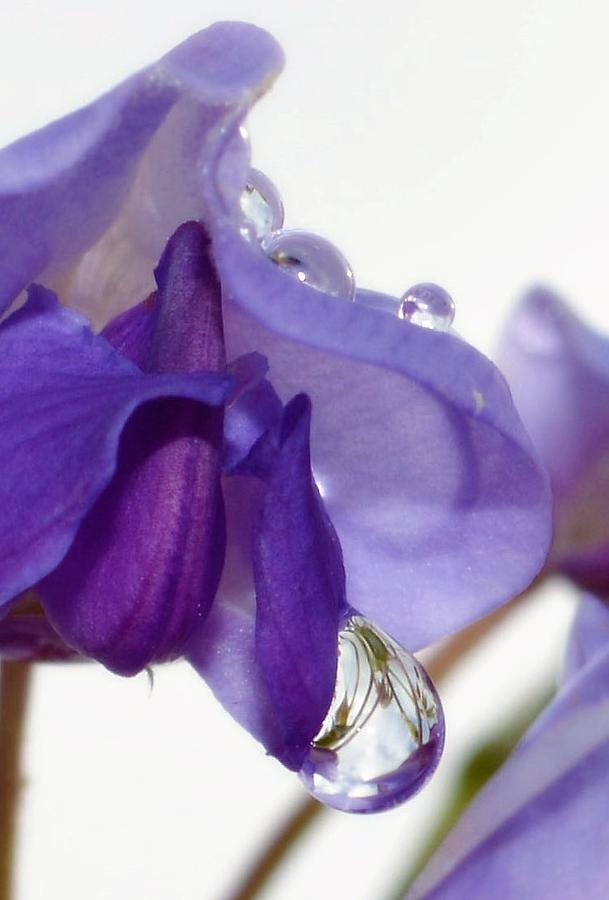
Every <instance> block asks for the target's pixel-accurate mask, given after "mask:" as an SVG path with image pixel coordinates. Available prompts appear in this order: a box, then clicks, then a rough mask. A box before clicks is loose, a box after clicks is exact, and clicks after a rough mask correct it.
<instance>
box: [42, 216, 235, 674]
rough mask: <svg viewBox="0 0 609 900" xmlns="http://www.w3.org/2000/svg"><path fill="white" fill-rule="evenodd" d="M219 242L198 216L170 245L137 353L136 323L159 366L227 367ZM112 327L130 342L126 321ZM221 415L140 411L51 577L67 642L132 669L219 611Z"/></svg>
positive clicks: (177, 409)
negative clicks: (215, 258) (215, 606)
mask: <svg viewBox="0 0 609 900" xmlns="http://www.w3.org/2000/svg"><path fill="white" fill-rule="evenodd" d="M208 250H209V244H208V241H207V237H206V235H205V231H204V230H203V228H202V226H200V225H198V224H197V223H187V224H186V225H183V226H181V228H179V229H178V231H177V232H176V233H175V235H174V236H173V237H172V239H171V241H170V242H169V244H168V246H167V250H166V251H165V253H164V255H163V257H162V259H161V262H160V263H159V266H158V268H157V271H156V277H157V280H158V288H159V290H158V299H157V302H156V304H155V307H154V310H153V314H154V317H155V323H154V330H153V331H152V334H151V335H150V334H148V335H147V338H148V339H149V345H148V351H147V353H143V352H141V349H140V348H137V353H136V352H135V350H134V348H135V347H136V344H137V342H135V341H134V340H133V331H129V338H128V340H127V339H125V340H126V341H127V343H128V344H129V347H130V348H131V352H132V353H133V354H134V355H137V356H138V358H139V359H140V360H141V361H142V367H143V368H144V369H145V370H146V371H148V372H150V373H157V372H169V371H175V370H180V371H186V372H189V371H196V370H198V369H206V370H210V371H212V372H213V371H218V370H221V369H223V368H224V343H223V336H222V313H221V301H220V285H219V283H218V281H217V278H216V273H215V270H214V268H213V264H212V262H211V260H210V257H209V254H208ZM123 324H124V323H123ZM145 331H146V330H145V329H144V332H142V333H145ZM108 334H109V335H110V337H111V338H112V339H113V340H114V341H115V342H116V343H117V344H120V343H121V341H120V340H119V338H120V337H121V336H123V337H124V336H125V334H126V331H125V329H124V328H113V327H111V328H109V329H108ZM119 349H120V347H119ZM148 377H153V376H148ZM222 423H223V411H222V409H221V408H219V407H216V408H214V407H211V406H207V405H205V406H204V405H202V404H200V403H196V402H194V401H192V400H187V399H184V400H178V399H174V398H171V399H169V398H167V399H164V400H159V401H157V402H155V403H153V404H147V405H146V406H144V407H142V408H140V409H138V410H137V411H136V412H135V413H134V415H133V416H132V417H131V419H130V421H129V422H128V423H127V425H126V426H125V429H124V432H123V435H122V439H121V443H120V448H119V454H118V466H117V470H116V473H115V475H114V477H113V479H112V482H111V484H110V485H109V486H108V487H107V488H106V490H105V491H104V493H103V494H102V495H101V497H100V498H99V499H98V500H97V503H96V504H95V506H94V507H93V508H92V509H91V511H90V512H89V513H88V515H87V516H86V518H85V519H84V521H83V522H82V523H81V526H80V528H79V531H78V534H77V535H76V538H75V540H74V542H73V544H72V546H71V548H70V550H69V552H68V553H67V555H66V557H65V558H64V560H63V561H62V563H61V565H60V566H59V567H58V568H57V569H56V570H55V571H54V572H53V573H52V574H51V575H49V576H48V577H47V578H46V579H45V580H44V582H43V583H42V585H41V587H40V594H41V597H42V600H43V603H44V605H45V608H46V610H47V612H48V615H49V617H50V619H51V622H52V623H53V625H54V626H55V627H56V628H57V630H58V631H59V632H60V633H61V634H62V636H63V637H65V639H66V640H67V641H68V643H69V644H71V645H72V646H74V647H76V648H78V649H79V650H80V651H81V652H82V653H84V654H86V655H89V656H94V657H96V658H97V659H99V660H101V661H102V662H103V663H105V665H107V666H108V667H109V668H111V669H113V670H114V671H117V672H120V673H122V674H131V673H133V672H136V671H138V670H139V669H141V668H143V667H144V666H145V665H147V664H148V663H149V662H151V661H153V660H162V659H165V658H168V657H171V656H174V655H176V654H177V653H178V652H179V651H180V650H181V648H182V646H183V644H184V642H185V640H186V639H187V637H188V635H189V634H190V632H191V631H192V629H193V627H194V625H195V623H196V622H197V621H198V620H200V619H201V618H204V617H205V615H206V614H207V612H208V610H209V607H210V605H211V602H212V600H213V597H214V594H215V590H216V587H217V584H218V579H219V576H220V572H221V568H222V563H223V559H224V543H225V533H224V512H223V505H222V493H221V489H220V467H221V453H222Z"/></svg>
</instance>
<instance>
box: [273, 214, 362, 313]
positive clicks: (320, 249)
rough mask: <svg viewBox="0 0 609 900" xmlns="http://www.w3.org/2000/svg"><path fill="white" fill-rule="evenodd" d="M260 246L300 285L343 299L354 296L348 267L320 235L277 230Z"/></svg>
mask: <svg viewBox="0 0 609 900" xmlns="http://www.w3.org/2000/svg"><path fill="white" fill-rule="evenodd" d="M262 249H263V250H264V252H265V253H266V254H267V256H268V257H269V259H270V260H272V262H274V263H275V265H277V266H279V267H280V268H281V269H283V271H284V272H287V274H288V275H291V276H292V278H295V279H296V280H297V281H300V282H301V284H306V285H308V286H309V287H312V288H315V290H318V291H323V292H324V293H325V294H332V295H333V296H335V297H342V298H344V299H346V300H353V298H354V297H355V279H354V277H353V270H352V269H351V266H350V265H349V263H348V262H347V260H346V259H345V257H344V256H343V255H342V253H341V252H340V250H337V248H336V247H335V246H334V244H331V243H330V241H327V240H326V239H325V238H323V237H321V236H320V235H318V234H313V233H311V232H309V231H301V230H298V229H294V230H287V229H286V230H283V231H277V232H274V233H273V234H270V235H268V237H266V238H264V240H263V241H262Z"/></svg>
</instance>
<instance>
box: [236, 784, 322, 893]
mask: <svg viewBox="0 0 609 900" xmlns="http://www.w3.org/2000/svg"><path fill="white" fill-rule="evenodd" d="M323 809H324V807H323V806H322V805H321V803H318V802H317V800H313V798H312V797H307V799H306V800H304V801H303V802H302V803H300V804H299V805H298V807H297V808H296V810H295V811H294V812H293V813H292V814H291V815H290V816H289V818H288V819H287V820H286V821H285V823H284V824H283V825H282V826H281V828H280V829H279V831H278V832H277V834H276V835H275V836H274V838H273V839H272V840H271V842H270V843H269V846H268V848H267V849H266V850H265V851H264V853H263V854H262V856H260V857H259V858H258V859H257V860H256V861H255V862H254V865H253V866H252V868H251V869H250V870H249V872H247V873H246V875H245V878H244V879H243V881H242V882H241V885H240V887H238V888H237V890H236V891H235V893H234V894H231V896H230V900H252V898H254V897H256V896H257V895H258V893H259V891H260V890H261V889H262V888H263V887H264V885H265V884H266V883H267V881H268V880H269V878H270V877H271V875H273V873H274V872H275V870H276V869H277V867H278V865H279V863H281V862H283V859H284V857H285V856H286V855H287V854H288V852H289V851H290V850H291V849H292V847H293V845H294V844H295V843H296V841H297V840H298V838H299V837H300V836H301V835H302V834H303V833H304V832H305V831H306V830H307V828H308V827H309V825H310V824H311V822H312V821H313V820H314V819H316V818H317V816H318V814H319V813H320V812H321V811H322V810H323Z"/></svg>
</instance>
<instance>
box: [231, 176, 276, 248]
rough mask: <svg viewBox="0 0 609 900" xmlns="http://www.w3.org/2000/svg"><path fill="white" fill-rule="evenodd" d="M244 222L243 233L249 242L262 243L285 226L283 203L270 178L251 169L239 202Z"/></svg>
mask: <svg viewBox="0 0 609 900" xmlns="http://www.w3.org/2000/svg"><path fill="white" fill-rule="evenodd" d="M239 204H240V206H241V212H242V213H243V216H244V218H243V222H242V224H241V233H242V234H243V236H244V237H246V238H247V239H248V240H257V241H261V240H262V239H263V238H264V237H266V235H267V234H270V233H271V232H272V231H277V229H279V228H281V226H282V225H283V215H284V214H283V203H282V202H281V197H280V196H279V191H278V190H277V188H276V187H275V185H274V184H273V182H272V181H271V179H270V178H267V177H266V175H265V174H264V173H263V172H260V171H258V169H250V172H249V176H248V179H247V184H246V185H245V190H244V191H243V193H242V194H241V198H240V201H239Z"/></svg>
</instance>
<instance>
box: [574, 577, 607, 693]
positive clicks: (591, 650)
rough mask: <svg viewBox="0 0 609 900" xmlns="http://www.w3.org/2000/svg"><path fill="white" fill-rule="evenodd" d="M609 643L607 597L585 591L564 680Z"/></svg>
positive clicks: (580, 602)
mask: <svg viewBox="0 0 609 900" xmlns="http://www.w3.org/2000/svg"><path fill="white" fill-rule="evenodd" d="M606 647H609V609H608V603H607V600H603V599H601V598H600V597H595V596H594V594H584V595H583V596H582V597H581V599H580V601H579V606H578V609H577V613H576V616H575V621H574V622H573V626H572V628H571V633H570V635H569V643H568V645H567V650H566V653H565V662H564V671H563V680H564V681H568V680H570V679H571V678H573V677H574V676H575V675H576V673H577V672H578V671H579V670H580V669H582V668H583V667H584V666H585V665H587V664H588V663H589V662H590V660H592V659H593V658H594V656H595V655H596V654H597V653H600V652H602V651H603V650H605V648H606Z"/></svg>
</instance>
